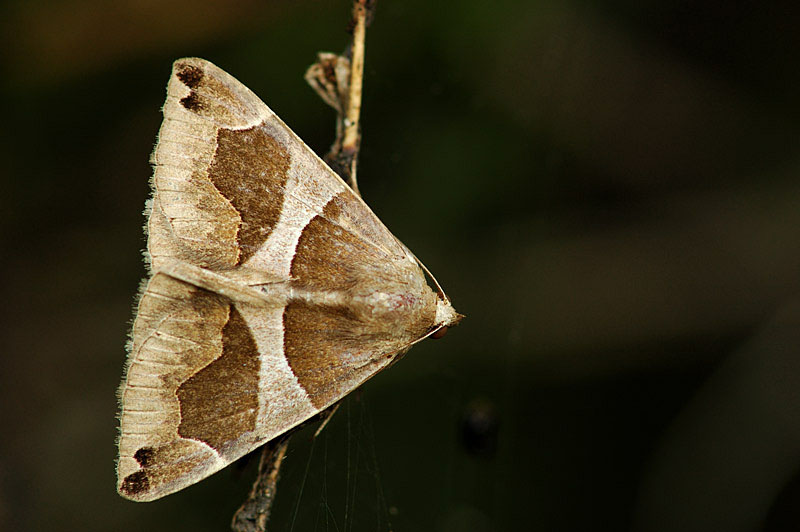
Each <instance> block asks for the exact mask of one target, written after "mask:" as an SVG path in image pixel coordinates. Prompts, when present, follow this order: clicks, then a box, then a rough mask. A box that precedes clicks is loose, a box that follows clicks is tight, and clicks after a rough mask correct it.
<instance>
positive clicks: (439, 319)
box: [431, 294, 464, 340]
mask: <svg viewBox="0 0 800 532" xmlns="http://www.w3.org/2000/svg"><path fill="white" fill-rule="evenodd" d="M462 318H464V315H463V314H459V313H458V312H456V309H454V308H453V305H451V304H450V300H449V299H447V298H446V297H443V295H442V294H440V295H439V297H438V299H437V300H436V318H435V319H436V325H435V327H436V330H435V331H434V332H433V333H432V334H431V338H433V339H435V340H438V339H439V338H441V337H442V336H444V335H445V333H447V329H448V328H449V327H453V326H454V325H458V322H460V321H461V320H462Z"/></svg>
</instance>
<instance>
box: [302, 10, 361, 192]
mask: <svg viewBox="0 0 800 532" xmlns="http://www.w3.org/2000/svg"><path fill="white" fill-rule="evenodd" d="M374 8H375V0H354V2H353V19H352V21H351V28H352V33H353V42H352V43H351V45H350V46H348V48H347V50H345V52H344V53H343V54H342V55H336V54H332V53H328V52H320V53H319V54H317V62H316V63H314V64H313V65H311V66H310V67H309V68H308V70H307V71H306V81H307V82H308V84H309V85H311V87H312V88H313V89H314V90H315V91H317V94H319V96H320V98H322V100H323V101H324V102H325V103H327V104H328V105H330V106H331V107H333V108H334V109H335V110H336V114H337V117H336V139H335V140H334V141H333V144H332V145H331V148H330V150H328V153H327V154H326V155H325V161H326V162H327V163H328V164H329V165H330V166H331V168H333V170H334V171H335V172H336V173H338V174H339V175H340V176H341V177H342V179H344V180H345V181H347V182H348V183H349V184H350V188H352V189H353V190H354V191H355V192H356V194H358V193H359V191H358V181H357V179H356V168H357V165H358V150H359V147H360V144H361V131H360V117H361V94H362V87H363V85H364V37H365V35H366V29H367V26H368V25H369V23H370V21H371V20H372V13H373V10H374Z"/></svg>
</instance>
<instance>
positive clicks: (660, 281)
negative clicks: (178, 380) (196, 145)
mask: <svg viewBox="0 0 800 532" xmlns="http://www.w3.org/2000/svg"><path fill="white" fill-rule="evenodd" d="M349 9H350V8H349V4H348V1H347V0H337V1H325V2H323V1H311V0H304V1H298V0H294V1H292V2H288V1H286V2H264V1H255V0H252V1H239V2H223V1H208V0H206V1H203V0H200V1H193V2H189V1H174V2H164V1H161V0H158V1H156V0H138V1H137V0H122V1H118V2H99V1H96V0H70V1H66V0H63V1H47V2H45V1H21V0H19V1H15V2H5V3H4V4H3V5H2V7H0V32H1V33H0V39H2V40H1V41H0V54H1V55H0V57H2V72H0V86H1V87H2V93H0V102H2V103H1V104H0V105H2V109H0V110H1V111H2V121H1V122H0V124H1V125H0V128H1V129H0V130H1V131H2V139H0V140H2V142H1V143H0V157H2V164H0V184H2V196H1V197H2V199H1V200H0V201H2V203H1V204H0V205H2V208H0V238H1V242H2V251H0V253H2V261H0V268H2V270H1V271H0V356H2V365H0V368H1V369H0V416H2V417H0V423H1V424H0V530H12V531H14V530H20V531H27V530H48V531H51V530H64V531H73V530H75V531H82V532H91V531H108V530H119V531H127V530H131V531H133V530H215V531H220V530H227V527H228V521H229V519H230V517H231V515H232V513H233V511H234V510H235V509H236V507H237V506H238V505H239V503H240V502H241V501H242V499H243V497H244V494H245V493H246V491H247V489H248V486H249V483H250V481H251V478H252V476H253V467H252V465H250V466H249V467H246V468H244V469H242V468H241V467H231V468H227V469H225V470H224V471H222V472H220V473H218V474H216V475H214V476H213V477H211V478H209V479H208V480H206V481H204V482H202V483H200V484H198V485H196V486H193V487H191V488H188V489H186V490H185V491H183V492H180V493H177V494H175V495H172V496H169V497H167V498H165V499H163V500H161V501H158V502H154V503H147V504H136V503H131V502H127V501H125V500H123V499H121V498H120V497H119V496H117V494H116V492H115V489H114V486H115V479H114V460H115V454H116V451H115V447H114V438H115V433H116V420H115V415H116V409H117V403H116V396H115V392H116V388H117V386H118V383H119V380H120V377H121V374H122V368H123V364H124V360H125V351H124V344H125V339H126V334H127V331H128V327H129V321H130V319H131V306H132V304H133V301H134V295H135V294H136V291H137V287H138V283H139V279H140V278H141V277H142V275H143V273H144V268H143V265H142V261H141V253H140V250H141V249H142V248H143V247H144V245H145V240H144V237H143V234H142V225H143V222H144V220H143V217H142V209H143V205H144V201H145V199H146V198H147V196H148V194H149V190H148V177H149V176H150V173H151V171H150V167H149V165H148V156H149V154H150V152H151V150H152V146H153V142H154V139H155V135H156V132H157V130H158V127H159V124H160V120H161V116H160V112H159V109H160V106H161V104H162V102H163V99H164V94H165V92H164V90H165V89H164V87H165V86H166V82H167V78H168V76H169V72H170V65H171V62H172V61H173V60H174V59H176V58H178V57H181V56H187V55H196V56H201V57H204V58H207V59H209V60H211V61H213V62H215V63H216V64H217V65H219V66H220V67H222V68H223V69H225V70H227V71H228V72H230V73H231V74H233V75H234V76H236V77H237V78H238V79H240V80H241V81H242V82H244V83H245V84H246V85H248V86H249V87H250V88H251V89H253V90H254V91H255V92H256V93H257V94H258V95H259V96H260V97H261V98H262V99H263V100H264V101H265V102H266V103H267V104H268V105H269V106H270V107H271V108H272V109H273V110H275V111H276V112H277V113H278V114H279V115H280V116H281V117H282V118H283V119H284V120H285V121H286V122H287V123H288V124H289V125H290V126H291V127H292V128H293V129H294V131H295V132H297V133H298V134H299V135H300V136H301V137H302V138H304V139H305V140H306V142H307V143H308V144H309V145H310V146H311V147H312V148H313V149H315V150H316V151H317V152H318V153H324V152H325V151H326V150H327V147H328V145H329V143H330V141H331V140H332V137H333V118H334V114H333V111H332V110H330V109H329V108H327V107H326V106H325V105H324V104H323V103H322V102H321V100H319V98H318V97H317V96H316V95H315V94H314V93H313V92H312V91H311V90H310V89H309V88H308V87H307V86H306V85H305V82H304V81H303V77H302V76H303V72H304V71H305V68H306V67H307V66H308V65H309V64H310V63H311V62H313V60H314V57H315V53H316V52H317V51H319V50H331V51H336V52H339V51H341V50H342V48H343V47H344V46H345V44H346V42H347V39H348V37H347V35H346V33H345V31H344V28H345V26H346V24H347V20H348V17H349ZM799 45H800V8H798V4H797V3H796V2H793V1H789V0H785V1H783V2H756V1H747V2H716V1H710V0H705V1H693V2H689V1H685V0H683V1H677V0H674V1H666V2H653V1H644V2H642V1H633V0H617V1H611V0H609V1H603V2H588V1H580V0H573V1H569V2H554V1H551V2H546V1H541V2H531V1H522V0H518V1H513V0H506V1H497V2H485V1H478V0H465V1H460V2H451V3H445V2H425V1H422V0H412V1H401V0H380V1H379V3H378V10H377V14H376V17H375V21H374V23H373V25H372V26H371V28H370V30H369V32H368V35H367V62H366V85H365V100H364V111H363V131H364V136H363V151H362V156H361V165H360V169H359V176H360V184H361V188H362V192H363V196H364V198H365V199H366V201H367V202H368V203H369V204H370V205H371V206H372V208H373V209H374V210H375V212H376V213H377V214H378V215H379V216H380V217H381V218H382V219H383V220H384V222H385V223H386V225H387V226H388V227H389V228H391V229H392V231H393V232H394V233H395V234H396V235H397V236H398V237H399V238H400V239H401V240H403V241H404V242H405V243H406V244H407V245H408V246H409V247H410V248H411V249H412V250H414V252H415V253H416V254H417V255H418V256H419V257H420V258H421V259H422V260H423V261H424V262H425V263H426V264H427V266H428V267H429V268H430V269H431V270H432V271H433V272H434V273H435V274H436V276H437V277H438V279H439V281H440V282H441V283H442V284H443V285H444V287H445V288H446V289H447V291H448V294H449V295H450V297H451V298H452V300H453V302H454V304H455V306H456V308H457V309H458V310H459V311H461V312H463V313H465V314H467V316H468V318H467V319H466V320H465V321H464V322H463V323H462V324H461V326H459V327H458V328H457V329H454V330H453V331H451V333H450V334H448V336H447V337H446V338H445V339H443V340H440V341H437V342H433V341H427V342H424V343H422V344H420V345H418V346H417V347H415V348H414V349H413V350H412V351H411V352H410V353H409V355H408V356H407V357H406V358H405V359H404V360H403V361H402V362H401V363H400V364H398V365H396V366H394V367H393V368H391V370H390V371H387V372H385V373H383V374H381V375H378V376H377V377H376V378H374V379H373V380H372V381H370V382H369V383H368V384H366V385H365V386H364V387H363V389H362V390H361V391H360V392H358V393H356V394H354V395H353V396H352V397H351V398H350V399H349V400H348V401H346V403H345V404H344V406H343V407H342V409H341V410H340V412H339V413H338V414H337V415H336V417H335V418H334V419H333V420H332V422H331V424H330V425H329V426H328V428H327V429H326V430H325V431H324V432H323V434H322V435H321V436H320V438H319V439H317V440H316V441H314V442H313V443H312V441H311V430H306V431H305V432H302V433H300V434H299V435H298V436H296V437H295V439H294V441H293V445H292V446H291V448H290V451H289V456H288V458H287V461H286V463H285V468H284V472H283V480H282V481H281V483H280V486H279V493H278V499H277V502H276V507H275V511H274V514H273V519H272V521H271V523H272V530H275V531H284V530H294V531H303V530H336V531H361V530H377V531H379V532H382V531H387V530H394V531H398V532H404V531H427V530H432V531H433V530H435V531H445V532H450V531H462V530H463V531H480V532H482V531H506V530H570V531H571V530H592V531H594V530H628V529H630V530H637V531H650V530H654V531H693V530H698V531H700V530H714V531H749V530H765V531H776V530H798V529H800V476H798V467H799V466H800V344H798V340H800V328H799V327H798V326H799V325H800V300H798V294H799V293H800V290H799V289H800V179H798V177H799V176H798V172H799V171H800V149H798V147H799V146H800V143H799V142H798V141H799V140H800V120H799V119H800V98H798V95H800V83H799V82H800V69H799V68H798V51H800V46H799ZM465 419H466V420H470V421H467V422H465V421H464V420H465ZM481 420H484V421H486V420H488V423H482V422H481ZM493 428H496V429H497V432H496V437H494V436H495V432H494V431H493V430H494V429H493ZM312 430H313V429H312Z"/></svg>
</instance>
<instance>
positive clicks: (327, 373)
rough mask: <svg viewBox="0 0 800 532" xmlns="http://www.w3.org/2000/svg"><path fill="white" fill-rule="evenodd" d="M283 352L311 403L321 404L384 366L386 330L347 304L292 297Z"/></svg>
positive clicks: (284, 328) (285, 321)
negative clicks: (327, 304) (322, 303)
mask: <svg viewBox="0 0 800 532" xmlns="http://www.w3.org/2000/svg"><path fill="white" fill-rule="evenodd" d="M283 330H284V354H285V356H286V360H287V361H288V362H289V366H290V367H291V368H292V372H294V374H295V376H296V377H297V380H298V381H299V383H300V385H301V386H302V387H303V388H304V389H305V391H306V393H307V394H308V396H309V399H311V402H312V404H313V405H314V406H315V407H317V408H322V407H323V406H326V405H328V404H330V403H331V402H333V401H334V400H336V399H337V398H339V397H341V396H343V395H344V394H346V393H347V392H349V391H350V390H352V389H353V387H354V386H355V383H360V382H361V381H362V380H364V379H365V378H367V377H368V376H369V375H370V374H372V373H374V372H375V371H377V370H378V369H379V367H376V365H375V363H376V362H380V361H381V354H380V351H381V343H382V342H386V341H387V340H388V339H389V338H388V337H389V333H388V331H387V330H385V329H384V330H382V328H374V327H370V326H369V324H367V323H365V322H362V321H361V320H360V319H359V317H358V316H357V315H356V314H354V312H353V311H352V310H351V309H349V308H347V307H324V306H315V305H310V304H308V303H305V302H302V301H292V302H290V303H289V304H288V305H286V309H285V310H284V312H283Z"/></svg>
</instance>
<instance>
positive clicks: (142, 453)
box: [133, 447, 156, 467]
mask: <svg viewBox="0 0 800 532" xmlns="http://www.w3.org/2000/svg"><path fill="white" fill-rule="evenodd" d="M155 454H156V451H155V449H153V448H152V447H142V448H140V449H139V450H138V451H136V452H135V453H134V455H133V457H134V458H135V459H136V461H137V462H139V465H140V466H142V467H147V466H149V465H151V464H152V462H153V457H154V456H155Z"/></svg>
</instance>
